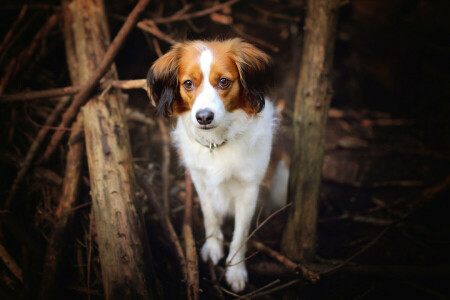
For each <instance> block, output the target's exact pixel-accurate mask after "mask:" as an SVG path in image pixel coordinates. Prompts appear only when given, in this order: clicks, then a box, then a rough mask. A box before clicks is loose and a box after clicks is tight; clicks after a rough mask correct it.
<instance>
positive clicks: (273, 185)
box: [270, 153, 291, 208]
mask: <svg viewBox="0 0 450 300" xmlns="http://www.w3.org/2000/svg"><path fill="white" fill-rule="evenodd" d="M290 160H291V159H290V157H289V156H288V155H287V154H285V153H283V154H282V156H281V158H280V160H279V161H278V164H277V166H276V169H275V173H274V175H273V177H272V181H271V182H270V202H271V204H272V206H273V207H274V208H280V207H282V206H284V205H286V203H287V192H288V183H289V165H290Z"/></svg>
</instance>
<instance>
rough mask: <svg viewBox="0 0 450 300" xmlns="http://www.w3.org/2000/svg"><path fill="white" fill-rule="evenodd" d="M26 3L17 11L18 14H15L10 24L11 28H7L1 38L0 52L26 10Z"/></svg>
mask: <svg viewBox="0 0 450 300" xmlns="http://www.w3.org/2000/svg"><path fill="white" fill-rule="evenodd" d="M27 9H28V5H27V4H25V5H23V6H22V9H21V10H20V12H19V15H18V16H17V18H16V20H15V21H14V23H13V24H12V26H11V28H10V29H9V31H8V33H7V34H6V35H5V37H4V38H3V41H2V43H1V44H0V53H1V52H2V50H3V48H4V47H5V45H6V44H7V43H8V42H9V39H10V38H11V37H12V36H13V33H14V31H16V29H17V26H19V24H20V22H21V21H22V19H23V17H24V16H25V13H26V12H27Z"/></svg>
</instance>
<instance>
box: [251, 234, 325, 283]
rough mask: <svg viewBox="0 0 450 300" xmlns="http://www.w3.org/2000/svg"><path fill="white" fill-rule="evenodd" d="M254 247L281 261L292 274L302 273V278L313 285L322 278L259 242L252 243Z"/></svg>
mask: <svg viewBox="0 0 450 300" xmlns="http://www.w3.org/2000/svg"><path fill="white" fill-rule="evenodd" d="M252 245H253V247H255V248H256V249H257V250H259V251H262V252H264V253H266V254H268V255H269V256H271V257H272V258H274V259H276V260H277V261H279V262H280V263H282V264H283V265H284V266H285V267H286V268H288V269H289V270H291V271H292V272H294V273H298V272H299V271H300V272H301V275H302V277H303V278H304V279H305V280H308V281H309V282H311V283H315V282H317V280H319V279H320V276H319V275H318V274H316V273H315V272H313V271H311V270H309V269H308V268H306V267H305V266H304V265H302V264H296V263H295V262H293V261H292V260H290V259H289V258H287V257H286V256H284V255H282V254H281V253H279V252H277V251H275V250H273V249H270V248H269V247H267V246H266V245H264V244H263V243H261V242H257V241H252Z"/></svg>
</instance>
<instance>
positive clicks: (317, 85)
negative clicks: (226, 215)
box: [281, 0, 339, 263]
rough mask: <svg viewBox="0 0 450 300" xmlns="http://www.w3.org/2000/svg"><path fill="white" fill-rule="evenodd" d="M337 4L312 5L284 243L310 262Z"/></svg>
mask: <svg viewBox="0 0 450 300" xmlns="http://www.w3.org/2000/svg"><path fill="white" fill-rule="evenodd" d="M338 9H339V1H338V0H320V1H316V0H309V1H307V12H306V19H305V37H304V44H303V45H304V46H303V53H302V62H301V66H300V75H299V79H298V84H297V93H296V97H295V104H294V105H295V108H294V117H293V133H294V151H293V156H292V163H291V168H290V178H289V191H288V195H289V198H290V200H291V201H292V203H293V206H292V208H291V210H290V212H289V217H288V222H287V225H286V228H285V231H284V234H283V238H282V247H281V249H282V252H283V253H284V254H286V256H288V257H289V258H291V259H294V260H298V261H303V262H305V263H307V262H311V261H312V260H313V258H314V252H315V246H316V230H317V229H316V228H317V215H318V196H319V188H320V183H321V177H322V176H321V175H322V166H323V156H324V144H325V125H326V121H327V115H328V108H329V106H330V101H331V94H332V93H331V67H332V64H333V52H334V43H335V36H336V24H337V15H338Z"/></svg>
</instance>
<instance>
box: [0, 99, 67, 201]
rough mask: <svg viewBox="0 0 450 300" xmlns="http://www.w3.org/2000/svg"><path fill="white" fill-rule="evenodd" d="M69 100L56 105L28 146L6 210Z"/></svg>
mask: <svg viewBox="0 0 450 300" xmlns="http://www.w3.org/2000/svg"><path fill="white" fill-rule="evenodd" d="M69 100H70V97H64V99H63V100H62V101H60V102H59V103H58V104H57V105H56V107H55V108H54V109H53V111H52V113H51V114H50V115H49V116H48V118H47V120H46V121H45V124H44V126H43V127H42V128H41V130H39V132H38V135H37V136H36V138H35V139H34V141H33V143H32V144H31V146H30V149H29V150H28V152H27V155H26V156H25V159H24V160H23V163H22V167H21V168H20V170H19V172H18V173H17V176H16V178H15V179H14V182H13V185H12V187H11V190H10V192H9V195H8V198H7V199H6V202H5V207H6V208H9V207H10V206H11V204H12V201H13V199H14V197H15V195H16V192H17V189H18V188H19V186H20V184H21V183H22V180H23V179H24V178H25V175H26V174H27V172H28V170H29V169H30V167H31V163H32V162H33V159H34V158H35V156H36V154H37V151H38V149H39V147H40V146H41V144H42V142H43V141H44V139H45V137H46V135H47V133H48V131H49V128H48V126H50V125H52V124H53V122H55V120H56V118H57V117H58V116H59V114H60V113H61V111H62V110H63V109H64V107H65V106H66V104H67V103H68V102H69Z"/></svg>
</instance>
